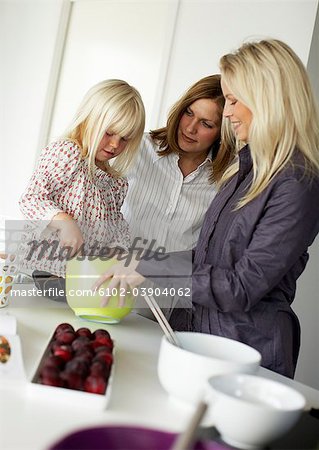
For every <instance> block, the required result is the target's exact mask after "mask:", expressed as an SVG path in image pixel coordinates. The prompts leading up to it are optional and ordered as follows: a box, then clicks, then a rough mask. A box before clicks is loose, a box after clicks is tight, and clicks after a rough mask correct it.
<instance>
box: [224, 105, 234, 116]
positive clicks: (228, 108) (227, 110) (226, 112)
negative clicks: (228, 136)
mask: <svg viewBox="0 0 319 450" xmlns="http://www.w3.org/2000/svg"><path fill="white" fill-rule="evenodd" d="M232 113H233V112H232V107H231V105H228V104H227V103H225V105H224V110H223V116H224V117H229V116H231V115H232Z"/></svg>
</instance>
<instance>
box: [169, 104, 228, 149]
mask: <svg viewBox="0 0 319 450" xmlns="http://www.w3.org/2000/svg"><path fill="white" fill-rule="evenodd" d="M219 136H220V114H218V106H217V104H216V103H215V101H214V100H212V99H210V98H201V99H199V100H196V101H195V102H194V103H192V104H191V105H190V106H189V107H188V108H186V110H185V112H184V113H183V115H182V117H181V120H180V122H179V125H178V130H177V142H178V146H179V148H180V149H181V150H183V151H184V152H186V153H194V154H202V153H204V154H206V155H207V154H208V151H209V149H210V147H211V146H212V145H213V143H214V142H215V141H216V140H217V139H218V138H219Z"/></svg>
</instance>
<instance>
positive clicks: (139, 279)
mask: <svg viewBox="0 0 319 450" xmlns="http://www.w3.org/2000/svg"><path fill="white" fill-rule="evenodd" d="M122 258H123V255H122V256H121V259H122ZM137 264H138V261H136V260H135V259H133V260H132V262H130V263H129V264H128V263H127V260H126V259H125V258H124V260H122V261H119V262H118V263H117V264H115V265H114V266H113V267H111V268H110V269H109V270H107V271H106V272H105V273H104V274H103V275H102V276H101V277H100V278H99V279H98V280H97V282H96V283H95V284H94V286H93V287H92V289H93V290H98V289H99V288H100V286H101V285H102V284H103V283H105V281H107V280H111V281H110V283H109V285H108V289H107V290H108V292H112V289H115V290H117V292H120V290H122V289H124V290H125V292H126V291H127V290H128V288H129V287H130V288H134V287H136V286H139V285H140V284H141V283H143V281H144V280H145V278H144V277H143V276H142V275H140V274H139V273H138V272H136V270H135V269H136V267H137ZM110 297H111V295H106V296H105V297H103V300H102V301H101V307H103V306H106V305H107V304H108V302H109V300H110ZM119 298H120V301H119V307H121V308H122V307H123V306H124V303H125V296H119Z"/></svg>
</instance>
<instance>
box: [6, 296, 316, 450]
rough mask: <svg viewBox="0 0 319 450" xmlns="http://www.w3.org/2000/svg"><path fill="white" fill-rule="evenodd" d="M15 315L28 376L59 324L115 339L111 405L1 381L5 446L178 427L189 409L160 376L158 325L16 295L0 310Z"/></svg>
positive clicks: (311, 392)
mask: <svg viewBox="0 0 319 450" xmlns="http://www.w3.org/2000/svg"><path fill="white" fill-rule="evenodd" d="M0 314H11V315H14V316H15V317H16V319H17V325H18V326H17V333H18V335H19V336H20V339H21V343H22V353H23V361H24V365H25V369H26V375H27V377H28V379H30V378H31V375H32V372H33V370H34V368H35V365H36V363H37V362H38V360H39V357H40V356H41V354H42V352H43V350H44V348H45V346H46V344H47V342H48V339H49V338H50V336H51V334H52V332H53V331H54V329H55V327H56V326H57V325H58V324H59V323H62V322H68V323H71V324H72V325H73V326H74V328H80V327H82V326H87V327H88V328H90V329H91V330H95V329H98V328H105V329H107V330H108V331H109V332H110V333H111V336H112V338H113V339H114V340H115V342H116V364H115V373H114V379H113V385H112V393H111V400H110V403H109V405H108V407H107V409H105V410H104V411H94V410H92V409H90V410H87V409H86V408H85V404H83V407H82V408H79V407H78V406H76V407H75V405H72V402H66V403H65V404H61V403H60V402H55V400H54V399H52V401H50V399H44V398H41V396H36V395H35V396H34V397H30V394H28V392H27V388H26V383H23V382H21V383H18V382H11V383H3V382H1V385H0V448H1V450H29V449H30V450H45V449H47V448H48V446H49V445H50V444H52V443H53V442H54V441H56V440H57V439H59V438H60V437H62V436H63V435H65V434H67V433H69V432H71V431H73V430H76V429H79V428H81V427H88V426H94V425H101V424H115V423H116V424H136V425H142V426H147V427H156V428H160V429H163V430H169V431H180V430H182V429H183V427H184V426H185V425H186V423H187V421H188V419H189V415H190V411H189V410H187V409H185V408H183V407H182V406H181V405H179V404H176V403H174V402H172V401H171V400H170V399H169V398H168V396H167V394H166V392H165V391H164V390H163V388H162V387H161V385H160V383H159V381H158V377H157V358H158V351H159V346H160V340H161V337H162V331H161V329H160V328H159V326H158V324H157V323H155V322H152V321H151V320H148V319H145V318H144V317H141V316H139V315H137V314H134V313H132V314H131V315H129V316H127V317H126V318H125V319H124V320H123V322H121V323H119V324H117V325H102V324H97V323H91V322H85V321H83V320H81V319H78V318H76V317H75V316H74V314H73V312H72V311H71V310H70V309H69V308H68V307H67V306H65V305H61V304H56V303H54V302H52V301H50V300H47V299H43V298H40V297H37V298H32V297H31V298H30V297H15V298H14V299H12V301H11V304H10V305H9V306H8V307H6V308H3V309H0ZM259 374H260V375H262V376H266V377H268V378H273V379H276V380H278V381H282V382H284V383H286V384H289V385H291V386H293V387H295V388H296V389H298V390H299V391H301V392H302V393H303V394H304V395H305V397H306V400H307V408H310V407H316V408H319V391H317V390H315V389H312V388H310V387H307V386H304V385H302V384H300V383H297V382H294V381H293V380H289V379H287V378H285V377H282V376H280V375H277V374H275V373H273V372H270V371H268V370H266V369H262V368H261V369H260V370H259Z"/></svg>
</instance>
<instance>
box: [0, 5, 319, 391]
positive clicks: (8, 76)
mask: <svg viewBox="0 0 319 450" xmlns="http://www.w3.org/2000/svg"><path fill="white" fill-rule="evenodd" d="M66 3H68V1H67V0H65V1H64V2H63V0H0V20H1V23H0V33H1V34H0V43H1V45H2V47H1V62H2V64H1V65H2V68H1V71H0V76H1V79H0V81H1V86H0V102H1V110H0V114H1V115H0V126H1V130H0V132H1V140H0V147H1V165H0V167H1V175H0V176H1V186H2V189H1V191H0V214H7V215H10V216H17V215H19V212H18V206H17V202H18V198H19V196H20V194H21V192H22V190H23V189H24V186H25V184H26V183H27V180H28V179H29V177H30V175H31V172H32V170H33V167H34V163H35V160H36V156H37V154H38V152H39V150H40V148H39V146H40V142H43V136H45V135H46V133H48V135H49V136H54V135H56V134H59V133H61V132H62V131H63V128H64V126H65V125H66V124H67V122H68V121H69V119H70V118H71V116H72V115H73V113H74V110H75V108H76V107H77V105H78V103H79V101H80V99H81V97H82V95H83V94H84V92H85V91H86V90H87V89H88V88H89V87H90V86H91V85H92V84H93V83H95V82H97V81H99V80H101V79H104V78H110V77H117V78H124V79H127V80H128V81H129V82H131V83H132V84H134V85H135V86H136V87H137V88H138V89H139V90H140V92H141V94H142V96H143V98H144V101H145V105H146V110H147V116H148V118H147V126H146V128H147V129H149V128H154V127H157V126H159V125H163V124H164V123H165V119H166V114H167V111H168V108H169V107H170V106H171V104H172V103H173V102H174V101H175V100H176V99H177V98H178V97H179V95H180V94H181V93H182V92H183V91H184V90H185V89H186V88H187V87H188V86H189V85H190V84H192V83H193V82H194V81H196V80H197V79H199V78H201V77H202V76H204V75H207V74H210V73H214V72H217V71H218V60H219V57H220V56H221V55H222V54H223V53H225V52H228V51H230V50H232V49H234V48H235V47H237V46H238V45H239V44H240V43H241V42H242V40H244V39H246V38H250V37H256V36H257V37H260V36H261V35H263V36H273V37H278V38H280V39H283V40H285V41H286V42H287V43H288V44H290V45H291V46H292V47H293V48H294V49H295V51H296V52H297V53H298V54H299V56H300V57H301V59H302V60H303V62H304V63H305V64H307V63H308V60H309V70H310V71H311V74H312V76H313V79H314V80H318V73H319V67H318V55H317V54H316V52H317V51H318V42H319V40H318V39H319V31H318V23H317V27H316V28H315V32H316V35H315V36H313V30H314V26H315V18H316V11H317V7H318V0H277V1H272V0H250V1H244V0H179V1H178V0H158V1H157V0H79V1H75V2H74V3H73V8H72V15H71V19H70V24H69V30H68V39H67V41H66V47H65V54H64V59H63V61H62V70H61V73H60V78H59V85H58V90H57V95H56V97H55V100H56V101H55V104H51V107H52V108H53V107H54V109H52V111H51V109H50V103H49V102H48V98H50V94H51V95H52V93H53V94H54V86H53V85H54V83H53V82H52V78H54V77H53V76H52V74H53V72H54V71H53V69H56V68H57V66H56V64H57V63H58V61H57V59H55V60H54V55H56V51H55V50H56V47H55V44H56V42H61V36H59V37H60V39H58V40H57V37H58V29H59V20H60V12H61V11H62V8H63V5H65V4H66ZM317 21H318V19H317ZM60 29H61V27H60ZM62 37H63V36H62ZM311 42H312V47H311V51H310V46H311ZM3 43H4V45H3ZM53 61H54V63H53ZM52 63H53V64H54V67H52ZM53 81H54V80H53ZM317 83H318V82H317ZM317 87H318V84H317ZM51 112H52V113H53V121H52V124H51V127H48V129H46V130H44V127H42V130H41V129H40V128H41V123H42V124H43V116H45V117H50V113H51ZM318 249H319V240H317V242H316V244H315V245H314V246H313V247H312V248H311V263H310V264H309V265H308V267H307V270H306V272H305V273H304V275H303V276H302V277H301V280H300V283H299V287H298V294H297V298H296V301H295V303H294V304H295V309H296V311H297V313H298V315H299V316H300V318H301V322H302V351H301V356H300V361H299V364H298V370H297V379H299V380H300V381H303V382H305V383H306V384H309V385H312V386H314V387H317V388H319V363H318V344H319V330H318V326H317V323H316V322H317V319H318V317H319V303H318V302H317V296H318V295H317V292H318V291H319V277H318V267H319V250H318Z"/></svg>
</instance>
